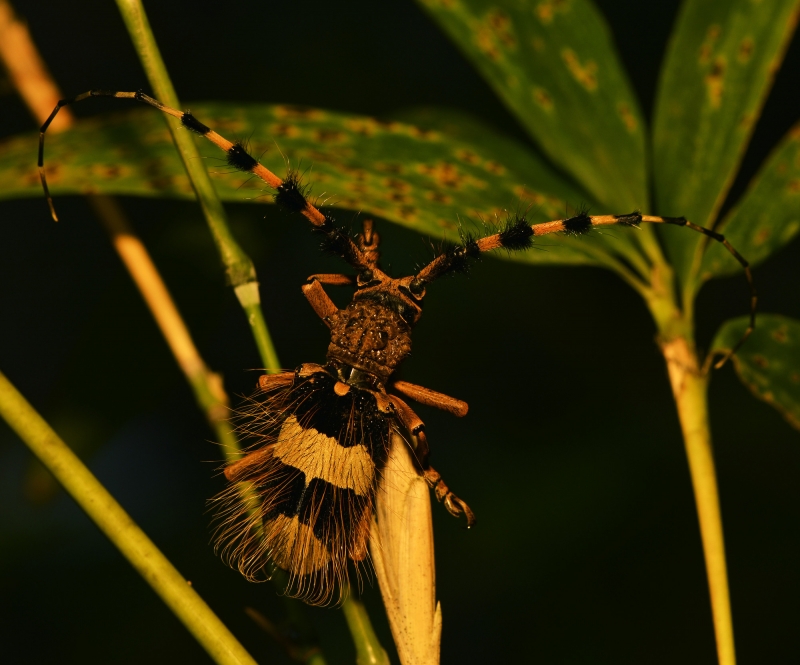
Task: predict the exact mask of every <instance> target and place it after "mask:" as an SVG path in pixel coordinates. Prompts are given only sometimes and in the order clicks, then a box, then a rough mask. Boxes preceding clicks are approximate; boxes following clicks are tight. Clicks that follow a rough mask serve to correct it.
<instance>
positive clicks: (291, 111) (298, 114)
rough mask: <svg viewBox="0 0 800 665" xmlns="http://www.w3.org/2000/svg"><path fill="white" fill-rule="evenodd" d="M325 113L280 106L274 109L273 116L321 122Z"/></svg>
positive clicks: (307, 108)
mask: <svg viewBox="0 0 800 665" xmlns="http://www.w3.org/2000/svg"><path fill="white" fill-rule="evenodd" d="M325 115H326V114H325V112H324V111H320V110H319V109H315V108H309V107H307V106H292V105H282V106H276V107H275V116H276V117H278V118H297V119H303V120H322V119H323V118H324V117H325Z"/></svg>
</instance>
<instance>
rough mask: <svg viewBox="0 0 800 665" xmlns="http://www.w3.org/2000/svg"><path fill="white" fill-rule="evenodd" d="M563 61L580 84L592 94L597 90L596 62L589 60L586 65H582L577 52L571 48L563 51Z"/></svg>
mask: <svg viewBox="0 0 800 665" xmlns="http://www.w3.org/2000/svg"><path fill="white" fill-rule="evenodd" d="M561 59H562V60H563V61H564V64H566V65H567V69H569V73H570V74H572V77H573V78H574V79H575V80H576V81H577V82H578V83H580V84H581V85H582V86H583V87H584V88H586V89H587V90H589V91H590V92H594V91H595V90H597V63H596V62H594V60H587V61H586V64H585V65H584V64H581V62H580V60H579V59H578V56H577V55H576V53H575V51H573V50H572V49H570V48H565V49H563V50H562V51H561Z"/></svg>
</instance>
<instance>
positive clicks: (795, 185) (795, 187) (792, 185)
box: [789, 178, 800, 194]
mask: <svg viewBox="0 0 800 665" xmlns="http://www.w3.org/2000/svg"><path fill="white" fill-rule="evenodd" d="M789 191H790V192H791V193H792V194H797V192H800V180H798V179H797V178H794V179H793V180H790V181H789Z"/></svg>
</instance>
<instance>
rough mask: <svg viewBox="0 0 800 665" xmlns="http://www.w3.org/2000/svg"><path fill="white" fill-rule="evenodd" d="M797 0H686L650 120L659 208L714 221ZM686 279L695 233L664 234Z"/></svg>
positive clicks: (787, 35) (662, 211) (704, 221)
mask: <svg viewBox="0 0 800 665" xmlns="http://www.w3.org/2000/svg"><path fill="white" fill-rule="evenodd" d="M799 5H800V2H798V0H770V2H754V1H753V0H689V1H688V2H686V3H685V4H684V6H683V9H682V10H681V12H680V15H679V16H678V20H677V25H676V27H675V30H674V32H673V36H672V39H671V42H670V46H669V48H668V51H667V56H666V61H665V64H664V67H663V70H662V73H661V80H660V83H659V88H658V93H657V99H656V107H655V126H654V129H653V134H654V137H653V171H654V174H655V192H656V203H657V211H658V214H660V215H669V216H685V217H687V218H688V219H689V220H691V221H693V222H694V223H695V224H700V225H701V226H706V227H711V226H712V225H713V222H714V220H715V218H716V215H717V213H718V211H719V208H720V206H721V205H722V203H723V202H724V200H725V196H726V195H727V193H728V189H729V188H730V186H731V183H732V182H733V179H734V177H735V175H736V172H737V170H738V167H739V163H740V162H741V160H742V157H743V156H744V152H745V149H746V147H747V143H748V140H749V138H750V135H751V134H752V132H753V128H754V127H755V124H756V121H757V120H758V117H759V115H760V112H761V107H762V105H763V103H764V100H765V99H766V96H767V93H768V91H769V88H770V86H771V84H772V80H773V77H774V74H775V71H776V70H777V69H778V67H779V66H780V63H781V61H782V59H783V55H784V52H785V50H786V47H787V45H788V43H789V39H790V38H791V36H792V33H793V32H794V27H795V25H796V22H797V11H798V6H799ZM663 238H664V242H665V244H666V245H667V247H668V250H669V254H670V257H671V258H672V261H673V264H674V266H675V267H676V269H677V272H678V275H679V276H680V277H681V278H683V279H684V280H685V278H686V276H687V274H688V272H689V270H690V268H691V265H692V256H693V254H694V252H695V251H696V248H697V244H698V240H697V238H695V237H693V236H692V235H691V234H664V236H663Z"/></svg>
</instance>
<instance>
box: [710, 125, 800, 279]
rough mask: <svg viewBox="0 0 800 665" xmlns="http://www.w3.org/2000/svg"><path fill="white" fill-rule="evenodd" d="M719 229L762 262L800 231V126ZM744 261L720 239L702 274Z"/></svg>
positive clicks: (745, 253)
mask: <svg viewBox="0 0 800 665" xmlns="http://www.w3.org/2000/svg"><path fill="white" fill-rule="evenodd" d="M719 231H720V232H722V233H724V234H725V237H726V238H727V239H728V240H729V241H730V242H731V244H732V245H733V246H734V247H736V249H738V250H739V252H740V253H741V254H742V256H745V257H747V260H748V261H749V262H750V263H751V264H754V265H755V264H757V263H760V262H761V261H763V260H764V259H766V258H767V257H768V256H769V255H770V254H772V253H773V252H775V251H777V250H778V249H780V248H781V247H783V246H784V245H785V244H787V243H788V242H789V241H790V240H791V239H792V238H794V237H795V236H796V235H797V232H798V231H800V124H798V125H795V127H794V128H793V129H792V130H791V131H790V132H789V134H788V135H787V136H786V137H785V138H784V139H783V141H781V143H780V144H778V146H777V147H776V148H775V150H774V152H773V153H772V155H771V156H770V158H769V159H768V160H767V162H766V163H765V164H764V166H763V167H762V169H761V171H760V172H759V173H758V175H757V176H756V177H755V178H754V179H753V181H752V183H750V187H749V189H748V190H747V193H746V194H745V195H744V197H743V198H742V200H741V201H740V202H739V203H738V204H737V205H736V207H735V208H734V209H733V210H731V212H730V213H729V214H728V215H727V216H726V218H725V220H724V221H723V223H722V224H721V225H720V226H719ZM738 269H740V266H739V263H738V262H737V261H736V260H735V259H734V258H733V257H732V256H731V255H730V254H729V253H728V252H727V251H725V249H724V248H723V247H721V246H720V245H719V244H718V243H712V244H711V246H710V247H709V248H708V251H707V252H706V255H705V256H704V258H703V274H702V277H703V278H704V279H707V278H709V277H713V276H716V275H726V274H730V273H732V272H736V271H737V270H738Z"/></svg>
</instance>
